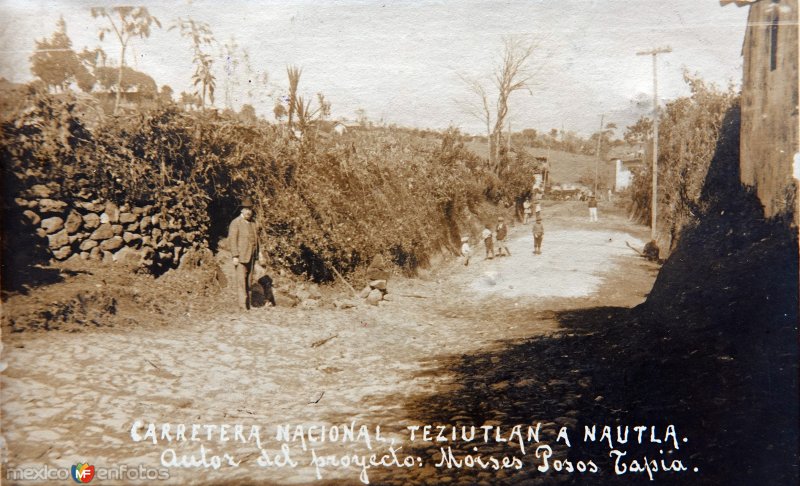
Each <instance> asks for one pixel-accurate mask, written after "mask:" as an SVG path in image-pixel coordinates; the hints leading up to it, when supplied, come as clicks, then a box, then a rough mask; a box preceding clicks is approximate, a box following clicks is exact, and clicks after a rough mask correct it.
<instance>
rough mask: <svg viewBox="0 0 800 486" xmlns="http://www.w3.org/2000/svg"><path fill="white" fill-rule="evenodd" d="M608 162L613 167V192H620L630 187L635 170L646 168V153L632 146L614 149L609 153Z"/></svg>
mask: <svg viewBox="0 0 800 486" xmlns="http://www.w3.org/2000/svg"><path fill="white" fill-rule="evenodd" d="M608 161H609V162H610V163H611V166H612V167H613V169H612V170H613V172H614V174H613V177H614V181H613V190H614V192H620V191H623V190H625V189H626V188H628V187H630V185H631V183H632V182H633V172H634V170H637V169H641V168H642V167H644V151H643V150H635V149H634V148H633V147H632V146H630V145H624V146H620V147H614V148H612V149H611V150H610V151H609V152H608Z"/></svg>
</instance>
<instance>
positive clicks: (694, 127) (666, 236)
mask: <svg viewBox="0 0 800 486" xmlns="http://www.w3.org/2000/svg"><path fill="white" fill-rule="evenodd" d="M685 79H686V82H687V83H688V84H689V87H690V89H691V95H690V96H687V97H681V98H678V99H676V100H673V101H671V102H669V103H667V105H666V109H665V110H663V111H662V113H661V117H660V118H659V134H658V229H659V240H660V246H661V247H662V248H668V249H669V250H670V251H671V250H672V249H673V248H674V246H675V244H676V243H677V240H678V238H679V237H680V233H681V231H682V230H683V229H684V228H685V227H686V226H687V225H693V224H695V223H696V222H697V218H698V216H699V215H700V214H701V213H702V212H703V211H704V207H703V206H704V204H705V203H704V202H702V200H701V197H700V196H701V194H700V193H701V189H702V188H703V185H704V183H705V180H706V175H707V174H708V167H709V164H710V162H711V158H712V156H713V155H714V150H715V147H716V144H717V139H718V137H719V134H720V130H721V128H722V121H723V119H724V117H725V114H726V113H727V112H728V110H730V109H731V108H732V107H734V106H736V105H738V102H739V95H738V93H737V92H736V91H735V90H734V89H733V87H728V88H727V89H726V90H724V91H723V90H720V89H719V88H717V87H716V86H715V85H713V84H711V85H709V84H706V83H704V82H703V81H702V80H700V79H697V78H693V77H691V76H688V75H687V76H685ZM649 157H650V156H648V161H649ZM651 174H652V172H651V168H650V164H649V163H645V165H644V167H643V168H642V169H641V170H639V171H637V172H635V173H634V178H633V181H632V184H631V191H630V195H631V201H632V213H633V216H634V217H636V218H638V219H640V220H642V221H649V214H650V204H651V199H652V192H651V191H652V187H651V181H652V175H651Z"/></svg>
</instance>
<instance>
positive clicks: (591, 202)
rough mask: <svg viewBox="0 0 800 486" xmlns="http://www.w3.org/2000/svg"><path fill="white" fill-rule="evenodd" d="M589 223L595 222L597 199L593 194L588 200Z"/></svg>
mask: <svg viewBox="0 0 800 486" xmlns="http://www.w3.org/2000/svg"><path fill="white" fill-rule="evenodd" d="M589 221H590V222H595V223H596V222H597V199H596V198H595V197H594V194H592V197H590V198H589Z"/></svg>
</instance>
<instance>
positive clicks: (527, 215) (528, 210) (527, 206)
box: [522, 199, 531, 224]
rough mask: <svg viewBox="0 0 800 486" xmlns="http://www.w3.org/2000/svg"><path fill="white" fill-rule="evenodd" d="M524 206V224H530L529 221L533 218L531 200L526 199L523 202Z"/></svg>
mask: <svg viewBox="0 0 800 486" xmlns="http://www.w3.org/2000/svg"><path fill="white" fill-rule="evenodd" d="M522 207H523V208H524V209H525V211H524V214H525V218H524V219H523V220H522V224H528V221H529V220H530V219H531V200H530V199H526V200H525V202H524V203H522Z"/></svg>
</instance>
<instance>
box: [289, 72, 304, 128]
mask: <svg viewBox="0 0 800 486" xmlns="http://www.w3.org/2000/svg"><path fill="white" fill-rule="evenodd" d="M301 74H303V69H302V68H300V67H298V66H287V67H286V76H287V77H288V78H289V110H288V113H287V115H288V121H287V124H288V126H289V130H291V129H292V123H293V121H294V115H295V114H296V113H297V111H298V100H297V89H298V86H299V85H300V75H301Z"/></svg>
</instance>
